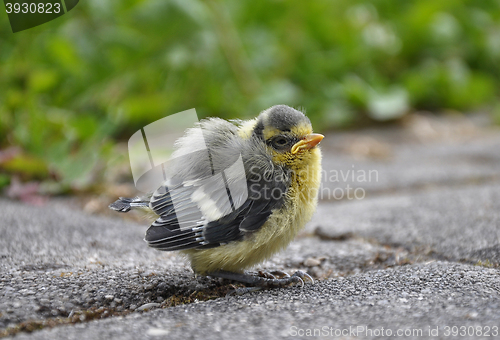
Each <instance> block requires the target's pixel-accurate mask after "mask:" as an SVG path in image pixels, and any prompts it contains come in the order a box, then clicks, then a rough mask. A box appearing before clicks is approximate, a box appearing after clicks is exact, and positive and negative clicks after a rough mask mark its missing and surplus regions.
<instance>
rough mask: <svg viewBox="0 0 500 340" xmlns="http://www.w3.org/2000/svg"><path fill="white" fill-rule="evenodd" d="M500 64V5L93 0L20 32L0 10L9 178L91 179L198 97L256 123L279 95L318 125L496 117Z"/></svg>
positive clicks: (206, 111)
mask: <svg viewBox="0 0 500 340" xmlns="http://www.w3.org/2000/svg"><path fill="white" fill-rule="evenodd" d="M499 61H500V0H488V1H473V0H464V1H460V0H440V1H436V0H418V1H416V0H412V1H410V0H408V1H396V0H375V1H369V2H368V1H359V0H319V1H300V2H299V1H250V0H240V1H231V2H230V1H226V2H224V1H218V0H207V1H198V0H170V1H169V0H121V1H118V0H105V1H103V0H86V1H80V3H79V4H78V5H77V6H76V7H75V8H74V9H73V10H72V11H71V12H69V13H68V14H66V15H64V16H62V17H60V18H58V19H56V20H54V21H52V22H49V23H47V24H44V25H41V26H38V27H35V28H33V29H30V30H27V31H22V32H19V33H16V34H13V33H12V32H11V29H10V26H9V23H8V20H7V15H6V14H3V15H0V147H2V148H5V147H7V146H9V145H14V146H18V147H20V149H21V150H22V152H21V153H17V155H16V156H15V157H14V158H12V157H11V158H8V160H4V161H3V163H2V162H1V161H0V170H1V171H2V172H3V173H4V175H2V177H1V178H0V183H4V184H5V183H8V180H6V179H5V178H6V176H5V173H7V174H9V173H21V174H24V176H26V178H28V179H31V178H35V179H37V178H42V179H44V178H45V179H46V178H52V179H53V180H54V181H55V182H58V183H62V184H63V187H62V188H59V189H56V191H61V190H64V188H75V187H76V188H86V187H88V186H89V185H91V184H92V182H93V181H95V178H96V177H95V173H94V175H92V176H90V175H89V174H90V173H92V171H94V172H95V171H96V170H95V169H96V166H97V165H98V164H99V160H100V159H109V158H110V157H112V155H113V154H114V151H113V150H114V144H115V141H117V140H126V139H127V138H128V137H129V136H130V135H131V134H132V133H133V132H135V131H136V130H138V129H139V128H140V127H142V126H144V125H146V124H148V123H151V122H153V121H155V120H157V119H159V118H162V117H164V116H166V115H169V114H172V113H176V112H179V111H183V110H186V109H189V108H193V107H194V108H196V109H197V112H198V114H199V115H200V116H201V117H205V116H212V115H215V116H220V117H224V118H247V117H253V116H255V115H256V114H258V113H259V112H260V111H261V110H263V109H265V108H267V107H269V106H271V105H274V104H279V103H285V104H288V105H291V106H300V107H304V108H305V109H306V110H307V113H308V115H309V116H310V117H311V119H312V120H313V123H315V124H316V125H317V127H318V126H319V127H320V129H319V130H325V129H327V128H344V127H352V126H358V125H360V124H366V123H369V122H373V121H385V120H391V119H397V118H398V117H401V116H403V115H405V114H406V113H407V112H409V111H410V110H422V109H425V110H433V111H439V110H443V109H454V110H459V111H468V110H475V109H478V108H484V107H486V108H492V112H493V114H494V116H495V117H496V119H497V121H500V104H499V103H500V100H499V96H500V93H499V90H498V89H499V88H500V77H499V76H500V66H499V65H500V63H499ZM0 159H1V157H0ZM97 169H99V168H98V167H97Z"/></svg>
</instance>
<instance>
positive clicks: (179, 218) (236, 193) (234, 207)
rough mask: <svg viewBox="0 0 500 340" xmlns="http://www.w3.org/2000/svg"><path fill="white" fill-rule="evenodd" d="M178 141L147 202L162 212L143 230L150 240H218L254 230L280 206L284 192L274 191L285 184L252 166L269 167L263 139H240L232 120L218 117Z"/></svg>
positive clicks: (189, 244)
mask: <svg viewBox="0 0 500 340" xmlns="http://www.w3.org/2000/svg"><path fill="white" fill-rule="evenodd" d="M200 145H203V146H204V147H206V149H203V148H200ZM178 147H179V149H178V152H177V153H174V155H176V156H179V157H178V158H176V159H177V161H175V162H173V163H172V164H171V165H170V166H169V169H168V173H169V174H168V177H169V180H168V181H167V182H166V183H165V185H163V186H161V187H160V188H159V189H158V190H157V191H156V192H155V193H154V194H153V195H152V197H151V201H150V208H151V209H152V210H153V211H154V212H155V213H156V214H158V215H159V216H160V217H159V218H158V219H157V220H156V221H155V222H154V223H153V224H152V225H151V226H150V228H149V229H148V231H147V233H146V237H145V240H146V241H147V242H148V244H149V246H151V247H153V248H157V249H160V250H181V249H189V248H199V247H214V246H218V245H220V244H222V243H227V242H230V241H233V240H236V239H239V238H240V237H242V236H243V235H244V233H247V232H252V231H255V230H257V229H258V228H260V226H262V225H263V224H264V222H265V221H266V220H267V218H268V217H269V215H270V214H271V212H272V211H273V210H274V209H276V208H279V207H280V206H281V204H282V202H283V197H281V196H279V195H276V193H281V194H284V193H285V191H286V188H287V187H288V186H287V185H286V184H285V183H284V182H283V181H275V177H274V176H270V178H271V179H270V180H268V179H267V178H268V177H269V176H262V175H261V174H258V173H255V172H254V171H252V170H251V167H255V166H257V167H258V169H259V171H261V172H262V171H264V170H265V169H266V167H267V168H269V167H272V162H271V161H270V158H269V156H267V154H266V151H265V145H262V143H258V142H257V141H256V140H254V141H249V140H246V141H243V140H242V139H241V138H239V137H238V136H237V127H236V126H235V125H233V124H231V123H229V122H227V121H224V120H221V119H210V120H204V121H201V122H200V124H199V126H198V127H197V128H194V129H189V130H188V131H187V133H186V135H185V136H184V137H182V138H181V139H180V140H179V142H178ZM192 150H196V152H192ZM276 188H277V189H278V190H276ZM272 192H273V193H274V195H272Z"/></svg>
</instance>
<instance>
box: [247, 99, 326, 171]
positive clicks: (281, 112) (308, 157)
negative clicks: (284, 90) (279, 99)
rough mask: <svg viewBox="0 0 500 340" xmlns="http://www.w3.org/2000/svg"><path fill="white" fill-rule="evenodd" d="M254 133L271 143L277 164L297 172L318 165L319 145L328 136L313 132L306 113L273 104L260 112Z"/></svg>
mask: <svg viewBox="0 0 500 340" xmlns="http://www.w3.org/2000/svg"><path fill="white" fill-rule="evenodd" d="M253 132H254V134H255V135H256V136H257V137H258V138H260V139H261V140H262V141H263V142H264V143H265V144H266V145H267V149H268V151H269V152H270V154H271V155H272V159H273V162H274V163H276V164H280V165H283V166H286V167H288V168H290V169H292V170H295V171H301V170H305V169H307V168H308V167H313V166H314V167H315V166H318V164H319V161H320V159H321V153H320V151H319V149H318V147H317V145H318V144H319V142H321V140H322V139H323V137H324V136H323V135H320V134H317V133H313V130H312V126H311V122H310V121H309V118H307V117H306V116H305V115H304V114H303V113H302V112H300V111H298V110H295V109H293V108H291V107H289V106H286V105H276V106H272V107H270V108H269V109H267V110H265V111H263V112H262V113H261V114H260V115H259V117H258V118H257V123H256V124H255V126H254V131H253Z"/></svg>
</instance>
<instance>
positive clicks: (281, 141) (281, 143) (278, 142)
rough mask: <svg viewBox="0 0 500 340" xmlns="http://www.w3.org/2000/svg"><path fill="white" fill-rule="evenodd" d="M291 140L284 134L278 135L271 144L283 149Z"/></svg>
mask: <svg viewBox="0 0 500 340" xmlns="http://www.w3.org/2000/svg"><path fill="white" fill-rule="evenodd" d="M289 142H290V141H289V140H288V138H286V137H284V136H277V137H274V138H273V139H272V141H271V144H272V146H273V147H274V148H275V149H283V148H284V147H286V146H288V144H289Z"/></svg>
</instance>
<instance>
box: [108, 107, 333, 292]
mask: <svg viewBox="0 0 500 340" xmlns="http://www.w3.org/2000/svg"><path fill="white" fill-rule="evenodd" d="M322 139H323V135H320V134H315V133H313V130H312V127H311V122H310V121H309V119H308V118H307V117H306V116H305V115H304V114H303V113H302V112H300V111H298V110H295V109H293V108H291V107H289V106H286V105H276V106H273V107H271V108H269V109H267V110H265V111H263V112H261V113H260V115H259V116H258V117H257V118H255V119H252V120H249V121H233V122H228V121H225V120H222V119H219V118H209V119H206V120H202V121H201V122H200V123H199V124H198V126H197V127H196V128H192V129H188V130H187V131H186V133H185V135H184V136H183V137H181V138H180V139H179V140H178V141H177V142H176V145H177V150H176V152H175V153H174V154H173V156H174V157H173V161H172V162H170V163H169V164H168V166H167V167H166V168H167V169H166V171H167V174H166V176H167V180H166V181H165V182H164V183H163V184H162V185H161V186H160V187H159V188H158V189H157V190H156V191H155V192H154V193H152V194H150V195H148V196H147V197H145V198H135V199H128V198H120V199H119V200H118V201H116V202H114V203H113V204H111V205H110V208H111V209H113V210H117V211H121V212H127V211H129V210H131V209H132V208H139V209H147V210H150V211H151V212H153V213H154V214H155V216H156V217H157V219H156V220H155V221H154V222H153V223H152V224H151V226H150V227H149V229H148V230H147V232H146V236H145V241H146V242H147V243H148V245H149V246H150V247H153V248H155V249H158V250H164V251H173V250H180V251H181V252H182V253H184V254H186V255H187V257H188V258H189V260H190V263H191V267H192V269H193V271H194V272H195V273H196V274H200V275H207V276H212V277H221V278H226V279H230V280H234V281H239V282H242V283H245V284H248V285H252V286H256V287H281V286H286V285H289V284H293V283H300V284H303V283H304V281H303V280H305V279H307V280H310V281H313V280H312V278H311V277H310V276H309V275H307V274H306V273H304V272H301V271H298V272H296V273H295V274H293V275H292V276H289V275H288V274H286V273H283V272H273V273H260V274H261V275H259V276H256V275H248V274H245V273H244V270H245V269H247V268H250V267H252V266H254V265H256V264H258V263H261V262H262V261H264V260H266V259H268V258H269V257H271V256H272V255H273V254H275V253H276V252H278V251H280V250H282V249H284V248H285V247H287V246H288V244H289V243H290V242H291V241H292V240H293V239H294V237H295V236H296V235H297V233H298V232H299V231H300V230H301V229H302V228H303V227H304V225H305V224H306V222H308V221H309V220H310V218H311V217H312V214H313V213H314V211H315V208H316V204H317V193H318V189H319V185H320V180H321V152H320V149H319V147H318V144H319V142H320V141H321V140H322ZM203 143H205V145H206V147H207V148H206V149H203V148H202V150H200V145H203ZM204 153H205V155H206V154H207V153H208V157H204V156H203V155H204ZM175 156H178V157H175Z"/></svg>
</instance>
